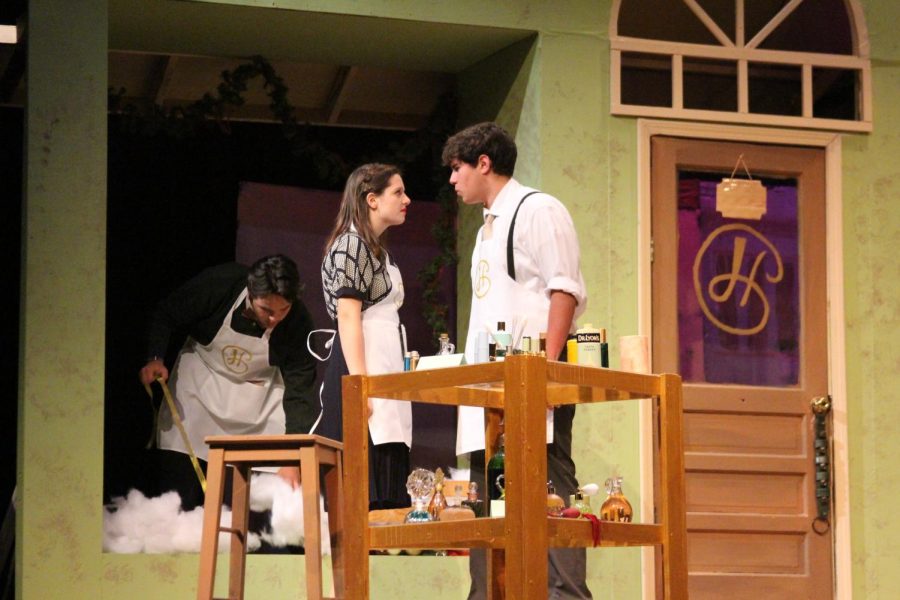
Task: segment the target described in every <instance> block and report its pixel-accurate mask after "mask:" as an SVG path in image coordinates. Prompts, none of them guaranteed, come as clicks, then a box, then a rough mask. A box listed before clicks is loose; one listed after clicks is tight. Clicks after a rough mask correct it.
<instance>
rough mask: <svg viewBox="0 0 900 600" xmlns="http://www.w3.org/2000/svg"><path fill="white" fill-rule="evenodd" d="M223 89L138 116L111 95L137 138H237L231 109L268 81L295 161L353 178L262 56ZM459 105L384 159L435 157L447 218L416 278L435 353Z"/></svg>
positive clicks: (226, 75) (452, 218) (449, 103)
mask: <svg viewBox="0 0 900 600" xmlns="http://www.w3.org/2000/svg"><path fill="white" fill-rule="evenodd" d="M221 76H222V81H221V82H220V83H219V84H218V86H217V87H216V90H215V92H213V93H211V92H207V93H205V94H204V95H203V97H202V98H200V99H199V100H197V101H195V102H193V103H191V104H189V105H187V106H183V107H173V108H169V109H167V108H165V107H163V106H160V105H158V104H153V105H152V106H149V107H145V108H138V107H136V106H134V105H133V104H130V103H126V102H125V89H123V88H120V89H119V90H113V89H110V90H109V110H110V112H111V113H114V114H116V115H118V116H119V117H120V126H121V127H123V128H124V129H125V130H126V131H127V132H130V133H132V134H135V135H144V136H155V135H159V134H163V135H168V136H171V137H175V138H176V139H181V138H185V137H189V136H194V135H196V134H197V133H198V132H199V131H200V130H201V128H208V127H218V128H219V129H220V130H221V131H222V132H223V133H225V134H228V133H230V131H231V128H230V124H229V115H228V111H229V108H236V107H240V106H242V105H243V104H244V103H245V99H244V94H245V93H246V92H247V85H248V83H249V82H250V81H251V80H253V79H257V78H261V79H262V85H263V89H264V90H265V93H266V95H267V96H268V98H269V108H270V110H271V111H272V114H273V115H274V116H275V118H276V119H277V120H278V121H280V122H281V124H282V130H283V133H284V136H285V138H286V139H287V140H289V141H290V143H291V151H292V154H293V155H294V156H295V157H297V158H298V159H301V160H305V161H308V162H309V163H310V164H313V165H314V166H315V168H316V171H317V174H318V176H319V178H320V179H321V180H322V181H323V182H325V183H327V184H330V185H338V184H340V183H341V182H343V181H344V180H345V179H346V177H347V176H348V175H349V172H350V167H349V166H348V165H347V164H346V161H344V160H343V158H342V157H341V156H340V155H339V154H337V153H335V152H332V151H331V150H329V149H327V148H325V147H324V146H323V145H322V144H321V143H320V142H318V141H316V140H313V139H311V137H310V136H309V135H308V124H304V125H301V124H300V123H298V122H297V120H296V118H295V117H294V113H295V110H294V106H293V105H292V104H291V103H290V102H289V101H288V88H287V86H286V85H285V84H284V80H283V79H282V78H281V77H280V76H279V75H278V73H276V72H275V69H274V68H273V67H272V64H271V63H270V62H269V61H268V60H267V59H265V58H264V57H262V56H253V57H251V58H250V59H249V62H246V63H243V64H240V65H238V66H237V67H236V68H235V69H233V70H226V71H223V72H222V74H221ZM456 116H457V106H456V98H455V96H453V95H452V94H448V95H445V96H444V97H442V98H440V100H439V101H438V105H437V106H436V107H435V110H434V111H433V113H432V114H431V116H430V117H429V119H428V121H427V123H426V125H425V126H424V127H422V128H421V129H419V130H417V131H416V132H415V134H414V135H413V136H412V137H411V138H410V139H408V140H407V141H405V142H404V143H403V144H401V145H399V146H398V147H394V148H391V149H389V156H385V157H381V158H380V159H381V160H383V161H386V162H394V163H395V164H398V165H400V166H401V167H405V166H406V165H410V164H412V163H413V162H415V161H416V160H417V159H419V158H420V157H422V156H423V155H424V154H426V153H427V154H428V155H429V157H428V158H429V164H430V165H432V167H431V168H432V173H431V177H432V180H433V181H434V183H435V187H436V188H437V189H439V190H440V191H439V192H438V195H437V198H436V200H437V201H438V202H439V203H440V205H441V208H442V210H441V216H440V218H439V219H438V221H437V222H436V223H435V224H434V226H433V227H432V234H433V235H434V237H435V240H436V241H437V243H438V248H439V250H440V251H439V254H438V255H437V256H436V257H435V258H434V259H433V260H432V261H430V262H429V263H428V264H427V265H425V267H423V268H422V269H421V270H420V271H419V273H418V274H417V277H418V279H419V281H420V282H421V283H422V286H423V288H424V291H423V298H422V301H423V305H424V317H425V321H426V322H427V323H428V325H429V327H430V328H431V330H432V334H433V335H432V339H433V340H435V349H436V348H437V337H438V335H439V334H440V333H441V332H449V331H450V330H449V323H448V318H449V301H448V299H447V298H445V297H444V294H443V292H442V290H441V276H442V275H443V273H444V272H445V270H447V269H451V268H453V267H454V266H455V265H456V264H457V261H458V257H457V254H456V210H457V202H456V194H455V193H454V192H453V189H452V188H451V187H450V186H449V185H448V184H447V170H446V168H444V167H442V166H441V156H440V155H441V149H442V147H443V144H444V141H445V140H446V139H447V137H448V136H449V135H450V134H451V133H453V128H454V127H455V125H456Z"/></svg>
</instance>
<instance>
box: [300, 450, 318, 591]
mask: <svg viewBox="0 0 900 600" xmlns="http://www.w3.org/2000/svg"><path fill="white" fill-rule="evenodd" d="M300 482H301V483H300V487H301V490H302V492H303V537H304V541H303V547H304V550H305V552H306V597H307V598H309V599H310V600H319V599H320V598H322V525H321V515H320V513H319V492H320V490H319V457H318V456H317V455H316V447H315V446H305V447H303V448H301V449H300Z"/></svg>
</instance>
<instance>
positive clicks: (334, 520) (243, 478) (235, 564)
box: [197, 435, 344, 600]
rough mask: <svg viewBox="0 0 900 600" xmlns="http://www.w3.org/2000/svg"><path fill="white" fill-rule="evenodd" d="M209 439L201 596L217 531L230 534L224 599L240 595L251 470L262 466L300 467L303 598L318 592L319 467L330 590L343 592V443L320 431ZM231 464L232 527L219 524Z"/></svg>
mask: <svg viewBox="0 0 900 600" xmlns="http://www.w3.org/2000/svg"><path fill="white" fill-rule="evenodd" d="M206 443H207V444H209V464H208V466H207V480H206V503H205V504H204V513H203V539H202V542H201V544H200V582H199V586H198V588H197V598H198V599H199V600H213V588H214V587H215V578H216V557H217V552H218V541H219V532H220V531H226V532H229V533H231V559H230V568H229V573H228V575H229V577H228V599H229V600H232V599H234V600H241V599H243V597H244V570H245V565H246V557H247V521H248V519H249V512H250V469H251V468H252V467H262V466H277V467H284V466H297V465H299V466H300V476H301V480H302V483H301V486H300V487H301V490H302V494H303V530H304V537H305V542H304V544H303V545H304V548H305V552H306V597H307V598H309V599H310V600H320V599H321V598H322V597H323V596H322V542H321V537H322V531H321V525H320V524H321V515H320V512H319V493H320V483H319V477H320V471H319V467H320V466H321V465H324V466H326V467H331V468H330V469H328V470H327V472H326V474H325V495H326V497H327V499H328V505H329V508H330V510H329V511H328V528H329V532H330V534H331V536H332V540H334V543H333V544H332V546H331V563H332V572H333V579H334V589H335V594H336V595H337V597H339V598H340V597H342V596H343V591H344V571H343V560H342V557H341V554H342V550H343V548H342V547H341V545H342V544H341V539H340V536H341V533H342V531H343V523H342V521H343V519H342V516H341V507H342V506H343V483H342V480H343V472H342V466H341V454H342V451H343V444H341V443H340V442H336V441H334V440H331V439H328V438H324V437H321V436H318V435H228V436H226V435H217V436H209V437H207V438H206ZM226 464H228V465H231V466H233V467H234V481H233V483H232V487H231V489H232V498H231V514H232V517H231V519H232V520H231V527H220V526H219V519H220V518H221V514H222V499H223V492H224V490H225V477H224V475H225V465H226Z"/></svg>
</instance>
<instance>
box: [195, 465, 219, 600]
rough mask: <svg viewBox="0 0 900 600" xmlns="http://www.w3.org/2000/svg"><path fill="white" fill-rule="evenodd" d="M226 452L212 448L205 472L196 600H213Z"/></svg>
mask: <svg viewBox="0 0 900 600" xmlns="http://www.w3.org/2000/svg"><path fill="white" fill-rule="evenodd" d="M224 453H225V451H224V450H222V449H221V448H214V449H211V450H210V451H209V459H208V461H209V462H208V466H207V473H206V500H205V502H204V505H203V537H202V541H201V543H200V580H199V585H198V587H197V600H212V597H213V590H214V588H215V585H216V581H215V580H216V555H217V552H218V545H219V543H218V542H219V517H220V515H221V513H222V492H223V491H224V488H225V479H224V477H223V476H222V475H223V471H224V469H225V461H224Z"/></svg>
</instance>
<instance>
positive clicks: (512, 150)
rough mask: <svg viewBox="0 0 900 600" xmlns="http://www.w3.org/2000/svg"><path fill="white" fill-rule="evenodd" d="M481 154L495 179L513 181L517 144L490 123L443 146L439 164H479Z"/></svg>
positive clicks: (469, 129) (480, 124)
mask: <svg viewBox="0 0 900 600" xmlns="http://www.w3.org/2000/svg"><path fill="white" fill-rule="evenodd" d="M482 154H484V155H486V156H487V157H488V158H490V159H491V167H492V169H493V171H494V173H496V174H497V175H504V176H506V177H512V175H513V171H514V170H515V168H516V156H517V154H518V153H517V150H516V142H515V141H514V140H513V138H512V136H511V135H509V134H508V133H507V132H506V130H505V129H503V128H502V127H500V126H499V125H497V124H496V123H492V122H485V123H478V124H477V125H472V126H471V127H466V128H465V129H463V130H462V131H460V132H458V133H455V134H454V135H452V136H451V137H450V139H448V140H447V143H445V144H444V151H443V152H442V153H441V160H442V162H443V163H444V165H445V166H449V165H450V163H451V162H453V161H454V160H458V161H462V162H464V163H468V164H470V165H472V166H475V165H476V164H478V157H479V156H481V155H482Z"/></svg>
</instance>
